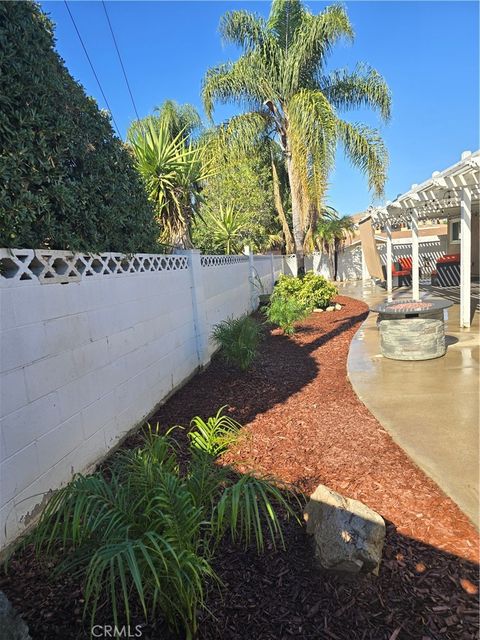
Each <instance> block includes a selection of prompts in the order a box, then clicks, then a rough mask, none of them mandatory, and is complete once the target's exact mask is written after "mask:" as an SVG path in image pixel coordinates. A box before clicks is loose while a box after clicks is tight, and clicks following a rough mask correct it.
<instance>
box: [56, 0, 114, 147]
mask: <svg viewBox="0 0 480 640" xmlns="http://www.w3.org/2000/svg"><path fill="white" fill-rule="evenodd" d="M63 1H64V3H65V6H66V7H67V11H68V13H69V15H70V18H71V19H72V22H73V26H74V27H75V31H76V32H77V36H78V39H79V40H80V43H81V45H82V47H83V50H84V51H85V55H86V56H87V60H88V62H89V64H90V68H91V69H92V72H93V75H94V76H95V80H96V81H97V84H98V87H99V89H100V92H101V94H102V96H103V99H104V100H105V104H106V105H107V109H108V110H109V111H110V115H111V116H112V120H113V124H114V125H115V129H116V130H117V133H118V137H119V138H120V139H121V138H122V136H121V134H120V129H119V128H118V125H117V123H116V120H115V118H114V115H113V111H112V109H111V107H110V105H109V104H108V100H107V96H106V95H105V92H104V91H103V89H102V85H101V84H100V80H99V78H98V76H97V73H96V71H95V68H94V66H93V63H92V61H91V60H90V56H89V55H88V51H87V47H86V46H85V43H84V42H83V40H82V36H81V35H80V31H79V30H78V27H77V24H76V22H75V19H74V17H73V15H72V12H71V11H70V7H69V6H68V4H67V0H63Z"/></svg>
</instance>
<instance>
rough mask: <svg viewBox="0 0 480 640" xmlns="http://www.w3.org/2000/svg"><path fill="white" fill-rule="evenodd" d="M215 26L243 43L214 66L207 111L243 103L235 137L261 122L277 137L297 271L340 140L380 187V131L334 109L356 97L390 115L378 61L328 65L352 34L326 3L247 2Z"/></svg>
mask: <svg viewBox="0 0 480 640" xmlns="http://www.w3.org/2000/svg"><path fill="white" fill-rule="evenodd" d="M220 30H221V34H222V37H223V39H224V40H225V41H226V42H229V43H233V44H235V45H237V46H239V47H240V48H241V49H242V50H243V54H242V55H241V56H240V58H239V59H238V60H237V61H236V62H228V63H226V64H222V65H219V66H217V67H214V68H212V69H210V70H209V71H208V72H207V74H206V77H205V79H204V84H203V89H202V97H203V102H204V106H205V110H206V112H207V114H208V115H209V116H210V117H212V114H213V110H214V104H215V102H221V103H227V102H234V103H236V104H238V105H239V106H241V107H242V108H246V109H248V111H247V112H246V113H244V114H242V115H240V116H236V117H235V126H236V127H237V128H239V129H240V130H241V132H242V133H241V134H240V135H241V137H248V136H249V135H254V136H255V135H258V132H259V130H263V131H264V133H265V135H266V136H268V137H274V138H275V139H276V140H277V141H278V143H279V144H280V146H281V149H282V152H283V155H284V159H285V163H286V169H287V172H288V180H289V184H290V191H291V199H292V232H293V233H292V235H293V241H294V243H295V252H296V254H297V260H298V263H299V267H300V270H301V271H303V267H304V247H305V241H306V240H307V242H308V241H309V239H311V235H312V232H313V229H314V228H315V218H316V216H317V215H318V212H319V211H320V209H321V206H322V199H323V196H324V194H325V191H326V185H327V177H328V173H329V171H330V169H331V168H332V166H333V163H334V158H335V152H336V147H337V143H338V142H340V143H341V144H342V145H343V147H344V150H345V153H346V155H347V157H349V158H350V160H351V161H352V163H353V164H354V165H355V166H357V167H358V168H360V169H361V170H362V171H363V172H364V173H366V174H367V176H368V181H369V186H370V188H371V189H372V190H373V191H374V192H375V193H376V194H381V193H382V191H383V187H384V183H385V177H386V166H387V153H386V149H385V146H384V144H383V141H382V139H381V137H380V135H379V133H378V131H377V130H375V129H371V128H369V127H367V126H365V125H362V124H352V123H349V122H347V121H345V120H343V119H342V118H340V117H339V115H338V113H337V109H338V110H348V109H352V108H356V107H359V106H369V107H373V108H374V109H377V110H378V111H379V112H380V114H381V116H382V117H383V119H384V120H388V118H389V116H390V104H391V99H390V92H389V89H388V87H387V85H386V83H385V81H384V80H383V78H382V77H381V75H380V74H379V73H378V72H377V71H375V70H374V69H372V68H370V67H368V66H366V65H358V66H357V68H356V69H355V70H354V71H353V72H352V73H349V72H348V71H346V70H340V71H334V72H333V73H327V72H326V68H325V67H326V61H327V57H328V54H329V53H330V52H331V50H332V47H333V46H334V45H335V44H336V43H337V42H338V41H339V40H340V39H341V38H347V39H353V29H352V27H351V24H350V21H349V19H348V17H347V14H346V12H345V9H344V8H343V7H341V6H339V5H333V6H330V7H327V8H326V9H325V10H324V11H322V12H321V13H320V14H318V15H313V14H312V13H311V12H310V11H309V10H308V9H306V8H305V7H304V6H303V4H302V3H301V2H300V0H273V2H272V6H271V11H270V15H269V17H268V19H267V20H264V19H263V18H262V17H260V16H258V15H256V14H252V13H250V12H248V11H231V12H227V13H226V14H225V16H224V17H223V18H222V21H221V25H220Z"/></svg>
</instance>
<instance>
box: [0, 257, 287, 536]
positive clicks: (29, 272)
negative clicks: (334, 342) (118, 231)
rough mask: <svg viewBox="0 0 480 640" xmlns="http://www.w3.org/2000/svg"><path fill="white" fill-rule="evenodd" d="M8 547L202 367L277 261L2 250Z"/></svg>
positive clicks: (2, 513) (2, 491)
mask: <svg viewBox="0 0 480 640" xmlns="http://www.w3.org/2000/svg"><path fill="white" fill-rule="evenodd" d="M0 258H1V259H2V267H3V268H2V271H1V272H0V311H1V334H0V345H1V350H0V409H1V411H0V548H2V547H5V545H7V544H8V543H10V542H12V541H13V540H14V539H15V538H16V537H17V536H18V535H19V533H21V531H22V530H23V529H24V528H25V526H27V525H28V523H29V522H30V521H31V519H32V518H34V517H35V515H36V514H37V513H38V512H39V510H40V508H41V504H42V502H43V501H44V497H45V496H46V495H47V494H48V493H49V492H50V491H52V490H54V489H57V488H58V487H60V486H62V485H64V484H65V483H67V482H68V481H69V480H70V479H71V477H72V475H73V474H74V473H77V472H84V471H88V470H89V469H91V468H92V467H93V465H95V463H97V462H98V461H99V460H100V459H101V458H103V457H104V456H105V455H106V454H107V452H108V451H109V450H110V449H111V448H112V447H113V446H115V444H116V443H117V442H118V441H119V440H120V439H121V438H122V437H123V436H124V435H125V434H126V433H127V432H128V431H129V430H130V429H132V428H133V427H134V426H135V425H136V424H138V423H139V422H141V421H142V420H143V419H144V418H145V417H146V416H147V415H148V414H149V413H151V411H152V410H153V409H154V408H155V406H156V405H157V404H159V403H160V402H162V401H163V400H164V399H165V398H166V397H167V396H168V394H169V393H170V392H171V391H172V390H173V389H175V388H176V387H177V386H178V385H180V384H181V383H182V382H183V381H185V380H186V379H187V378H188V377H189V376H190V375H191V374H192V373H193V372H194V371H195V370H196V369H197V368H198V366H199V365H203V364H206V363H207V362H208V361H209V359H210V356H211V355H212V353H213V351H214V350H215V345H214V344H213V343H212V342H211V340H210V339H209V338H210V334H211V330H212V327H213V325H215V324H216V323H218V322H220V321H221V320H224V319H225V318H227V317H230V316H235V317H237V316H240V315H242V314H244V313H247V312H249V311H251V310H252V308H254V306H255V304H256V295H255V289H254V287H253V279H254V278H253V277H252V268H256V270H257V271H258V272H259V273H260V274H261V279H262V284H263V286H264V287H265V290H266V291H268V292H270V291H271V289H272V284H273V280H274V279H273V276H272V271H271V265H273V267H274V274H276V277H278V275H279V273H281V272H282V271H283V258H282V257H281V256H276V257H275V258H274V259H271V258H270V256H267V257H263V256H254V257H253V256H252V257H250V258H249V257H248V256H200V254H198V253H197V252H189V253H188V254H187V255H174V256H146V255H141V254H139V255H137V256H130V257H128V258H127V257H125V256H121V254H102V255H101V256H86V255H78V254H77V255H74V256H73V255H71V254H68V253H66V252H41V251H38V252H34V251H31V250H29V251H17V250H15V251H13V252H9V251H7V250H0Z"/></svg>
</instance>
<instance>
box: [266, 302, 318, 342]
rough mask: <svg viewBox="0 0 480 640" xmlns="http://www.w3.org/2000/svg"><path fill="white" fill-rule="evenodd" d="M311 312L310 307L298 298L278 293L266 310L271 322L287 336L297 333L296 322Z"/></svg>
mask: <svg viewBox="0 0 480 640" xmlns="http://www.w3.org/2000/svg"><path fill="white" fill-rule="evenodd" d="M309 313H310V310H309V308H308V307H307V306H306V305H305V303H303V302H300V301H299V300H297V298H294V297H280V296H278V295H277V296H275V297H273V299H272V301H271V303H270V305H269V306H268V307H267V310H266V316H267V319H268V320H269V322H271V323H272V324H276V325H278V326H279V327H280V328H281V329H282V330H283V332H284V333H285V334H286V335H287V336H291V335H293V334H294V333H295V322H298V321H299V320H303V318H306V317H307V316H308V314H309Z"/></svg>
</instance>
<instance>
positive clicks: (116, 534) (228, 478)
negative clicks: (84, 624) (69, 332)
mask: <svg viewBox="0 0 480 640" xmlns="http://www.w3.org/2000/svg"><path fill="white" fill-rule="evenodd" d="M192 423H193V429H192V431H191V432H190V454H191V456H190V463H189V465H188V468H187V470H186V471H185V472H184V473H181V472H180V469H179V464H178V461H177V451H176V443H175V441H174V439H173V438H172V436H171V431H169V432H167V434H166V435H160V433H159V431H158V426H157V428H156V429H149V431H148V432H147V434H146V438H145V443H144V445H143V446H141V447H139V448H138V449H135V450H130V451H123V452H120V453H119V454H117V455H116V456H115V457H114V459H113V461H112V464H111V468H110V473H109V474H108V477H105V475H103V474H102V473H100V472H97V473H95V474H93V475H91V476H88V477H85V476H82V475H79V476H77V477H76V478H75V479H74V480H73V481H72V482H71V483H70V484H69V485H68V486H67V487H65V488H64V489H61V490H60V491H58V492H57V493H56V494H55V495H54V496H53V498H52V499H51V500H50V502H49V503H48V505H47V507H46V509H45V511H44V512H43V514H42V516H41V519H40V523H39V525H38V527H37V529H36V531H35V532H34V534H33V536H34V543H35V550H36V553H37V554H38V555H40V554H42V556H43V554H46V555H47V557H48V556H49V555H53V552H54V551H56V550H58V547H61V549H62V550H63V553H64V555H65V557H64V559H63V561H62V562H61V563H60V564H59V565H58V566H57V567H56V572H57V573H62V572H63V573H66V572H68V573H70V574H72V573H73V574H75V575H79V576H82V577H83V579H84V598H85V611H86V610H87V609H90V611H91V620H92V624H93V623H94V621H95V617H96V613H97V610H98V608H99V605H100V604H101V605H102V607H103V606H104V605H108V606H109V608H110V609H111V616H112V619H113V621H114V623H115V624H116V625H118V622H119V616H125V618H126V620H127V623H129V622H130V620H131V617H132V611H133V606H134V604H135V603H138V604H139V605H140V606H141V608H142V610H143V614H144V615H145V618H146V619H154V615H155V614H156V613H157V611H158V609H160V610H161V611H162V612H163V615H164V617H165V619H166V621H167V622H168V623H169V625H170V626H171V627H172V628H174V629H176V630H181V629H183V630H184V632H185V634H186V638H188V639H190V638H192V637H193V636H194V635H195V633H196V631H197V621H196V618H197V612H198V610H200V609H202V608H203V607H204V606H205V605H204V599H205V586H206V583H207V582H211V581H213V582H218V578H217V576H216V575H215V572H214V570H213V569H212V566H211V561H212V558H213V555H214V553H215V549H216V548H217V546H218V544H219V542H220V541H221V540H222V539H223V538H224V537H226V536H229V537H230V539H231V540H232V541H233V542H243V543H244V544H245V545H249V544H250V543H251V542H252V541H254V542H255V544H256V547H257V550H258V551H259V552H260V551H262V550H263V548H264V544H265V535H268V536H269V537H270V539H271V541H272V544H273V545H276V543H277V542H278V541H280V543H281V544H282V545H283V536H282V528H281V523H280V519H279V517H278V515H277V513H276V508H278V507H280V508H281V509H282V510H283V511H284V513H285V514H286V517H288V516H289V515H293V514H294V512H293V509H292V507H291V506H290V505H289V503H288V502H287V501H286V499H285V498H284V497H283V495H282V493H281V492H280V490H279V489H278V488H277V487H276V486H274V485H273V484H271V483H270V482H268V481H267V480H266V479H262V478H259V477H256V476H253V475H249V474H246V475H243V476H241V477H240V476H238V475H235V474H234V473H232V472H231V471H229V470H228V469H226V468H225V467H222V466H220V465H216V464H215V457H214V455H212V453H213V454H217V453H218V452H219V451H221V450H222V449H223V447H224V443H225V437H226V436H229V437H230V438H232V437H234V436H235V434H236V433H238V429H239V428H240V425H238V423H236V422H235V421H234V420H232V419H231V418H227V417H226V416H224V415H222V411H221V410H220V411H219V412H218V413H217V415H216V416H215V417H213V418H210V419H209V420H207V422H204V421H203V420H201V419H200V418H198V417H197V418H194V420H193V421H192ZM205 427H207V428H205Z"/></svg>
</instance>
